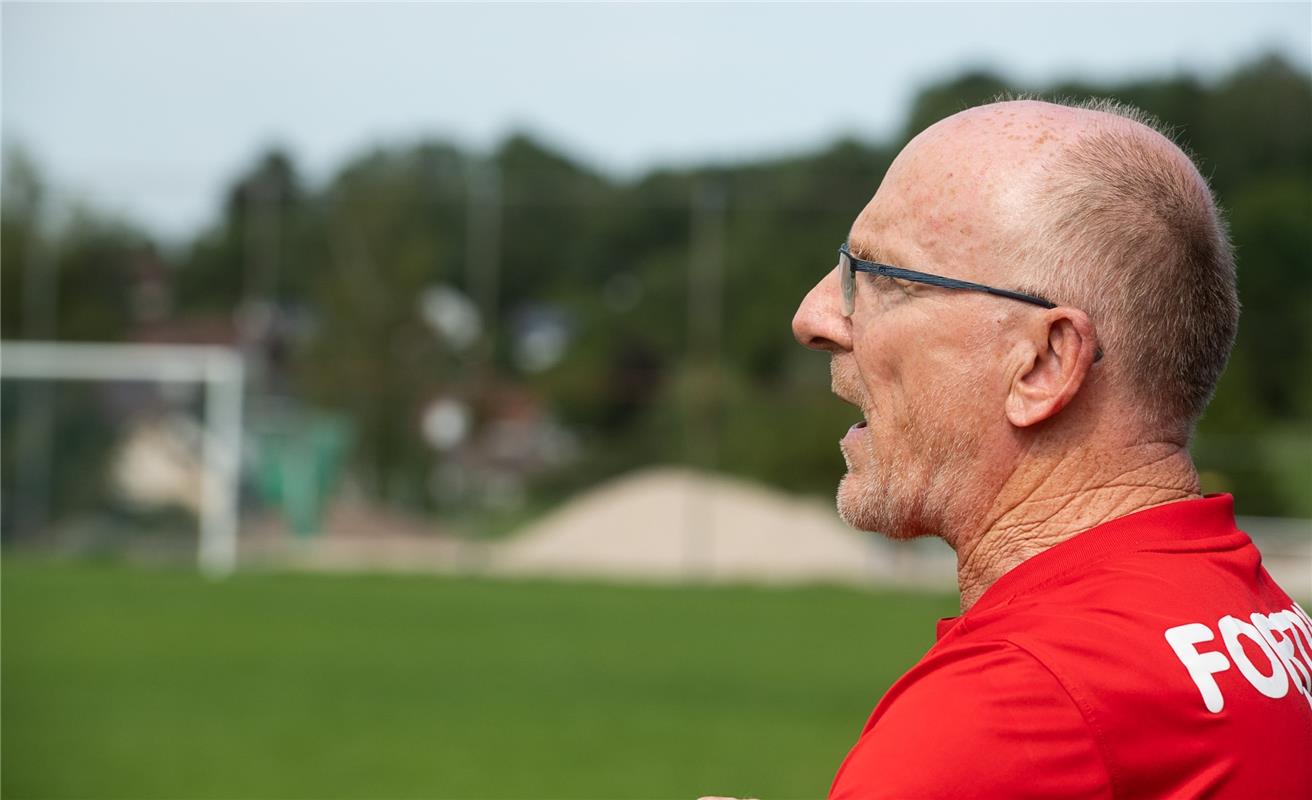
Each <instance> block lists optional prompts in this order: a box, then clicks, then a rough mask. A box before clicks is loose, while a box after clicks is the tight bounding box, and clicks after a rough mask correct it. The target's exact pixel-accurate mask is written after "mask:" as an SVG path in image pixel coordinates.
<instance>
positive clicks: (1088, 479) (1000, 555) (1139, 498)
mask: <svg viewBox="0 0 1312 800" xmlns="http://www.w3.org/2000/svg"><path fill="white" fill-rule="evenodd" d="M1200 496H1201V492H1200V490H1199V485H1198V473H1197V471H1196V470H1195V469H1194V466H1193V462H1192V461H1191V460H1190V458H1189V452H1188V450H1186V449H1185V448H1184V447H1182V446H1181V445H1179V444H1175V443H1169V442H1146V443H1141V444H1135V445H1132V446H1128V447H1124V448H1118V449H1116V450H1113V451H1108V450H1098V451H1094V450H1089V449H1076V450H1072V451H1067V452H1065V453H1062V454H1060V455H1059V456H1057V457H1055V458H1050V459H1034V460H1027V461H1025V462H1023V463H1022V465H1021V466H1020V467H1019V468H1018V469H1017V470H1016V471H1015V472H1014V473H1013V474H1012V476H1011V478H1010V479H1009V480H1008V481H1007V483H1006V485H1004V487H1003V490H1002V491H1001V492H1000V493H999V494H998V497H997V500H996V501H995V502H994V504H993V508H992V509H991V510H990V511H989V513H987V514H986V515H985V516H984V517H983V520H984V522H985V524H983V525H981V526H980V528H979V529H978V532H976V533H975V534H973V535H970V536H962V537H959V538H958V540H957V541H956V542H954V543H953V544H954V547H955V548H956V551H957V583H958V586H959V587H960V589H961V610H962V612H963V613H964V612H965V611H967V610H968V609H969V608H970V607H971V606H973V605H974V604H975V602H976V601H977V600H979V598H980V596H981V595H983V594H984V592H985V591H986V590H987V589H988V588H989V587H990V586H992V585H993V584H994V582H996V581H997V580H998V578H1000V577H1002V576H1003V575H1005V574H1006V573H1007V572H1009V571H1010V570H1012V569H1014V568H1015V567H1016V566H1018V565H1019V564H1020V563H1021V562H1023V561H1025V560H1026V559H1029V558H1032V557H1033V556H1035V555H1038V554H1039V553H1041V552H1043V551H1044V550H1047V549H1048V548H1050V547H1054V546H1056V545H1058V544H1061V543H1062V542H1064V541H1066V540H1067V539H1070V538H1072V537H1073V536H1075V535H1077V534H1079V533H1081V532H1083V531H1086V530H1088V529H1090V528H1093V527H1096V526H1098V525H1101V524H1103V523H1104V522H1109V521H1111V520H1113V519H1116V518H1117V517H1123V516H1125V515H1126V514H1132V513H1134V512H1136V511H1142V510H1144V509H1147V508H1152V507H1153V506H1159V505H1163V504H1165V503H1173V502H1176V501H1178V500H1186V499H1191V498H1197V497H1200Z"/></svg>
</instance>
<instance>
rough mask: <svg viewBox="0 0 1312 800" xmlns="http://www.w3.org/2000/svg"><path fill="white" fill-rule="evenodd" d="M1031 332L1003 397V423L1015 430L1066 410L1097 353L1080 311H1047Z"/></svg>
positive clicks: (1095, 341)
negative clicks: (1004, 400) (1014, 427)
mask: <svg viewBox="0 0 1312 800" xmlns="http://www.w3.org/2000/svg"><path fill="white" fill-rule="evenodd" d="M1031 332H1032V337H1030V338H1028V339H1027V341H1026V342H1025V345H1026V346H1025V347H1024V348H1023V349H1022V350H1021V351H1020V359H1021V362H1020V364H1019V366H1018V368H1017V369H1016V371H1015V372H1014V373H1013V377H1012V379H1011V387H1010V391H1009V392H1008V394H1007V406H1006V408H1007V420H1008V421H1009V422H1011V424H1012V425H1015V426H1016V427H1018V428H1027V427H1030V426H1031V425H1037V424H1038V423H1040V422H1043V421H1044V420H1045V419H1050V418H1051V417H1055V416H1056V415H1057V414H1058V412H1060V411H1061V410H1062V409H1063V408H1065V407H1066V406H1067V404H1069V403H1070V402H1071V400H1072V399H1074V397H1075V395H1076V393H1077V392H1079V391H1080V388H1081V387H1082V386H1084V383H1085V381H1086V380H1087V378H1088V376H1089V368H1090V367H1091V366H1092V365H1093V362H1094V361H1095V359H1096V358H1097V353H1098V338H1097V334H1096V332H1095V331H1094V328H1093V322H1092V321H1090V320H1089V316H1088V315H1087V314H1085V313H1084V312H1083V311H1080V310H1079V309H1074V308H1066V307H1058V308H1053V309H1049V310H1048V311H1047V312H1046V313H1045V314H1044V315H1043V317H1041V318H1039V319H1038V320H1036V321H1035V324H1034V327H1033V328H1032V329H1031Z"/></svg>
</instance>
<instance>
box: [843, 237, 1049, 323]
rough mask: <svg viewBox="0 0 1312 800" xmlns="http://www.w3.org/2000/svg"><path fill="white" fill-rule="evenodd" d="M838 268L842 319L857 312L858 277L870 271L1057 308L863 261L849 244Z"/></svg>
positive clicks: (1014, 294) (1027, 296)
mask: <svg viewBox="0 0 1312 800" xmlns="http://www.w3.org/2000/svg"><path fill="white" fill-rule="evenodd" d="M838 267H839V270H840V271H841V273H842V283H843V316H845V317H850V316H852V315H853V314H854V313H856V274H857V273H858V272H869V273H871V274H874V275H887V276H888V277H890V278H900V279H901V280H904V281H911V282H912V283H924V284H928V285H930V286H941V287H943V288H944V289H965V290H967V291H971V292H985V293H986V294H991V295H996V296H998V297H1006V298H1008V299H1011V300H1019V301H1021V302H1022V303H1032V304H1034V305H1036V306H1042V307H1044V308H1056V307H1057V304H1056V303H1054V302H1052V301H1051V300H1045V299H1044V298H1042V297H1035V296H1034V295H1032V294H1024V293H1022V292H1013V291H1011V290H1010V289H999V288H997V287H995V286H985V285H984V284H982V283H971V282H970V281H959V280H957V279H956V278H945V277H943V276H942V275H931V274H929V273H928V272H916V271H915V270H911V269H903V268H901V267H894V266H892V265H890V264H880V263H879V262H878V261H863V260H862V259H859V258H857V257H856V256H854V255H852V251H851V250H849V249H848V248H847V242H844V243H843V244H842V246H840V247H839V248H838Z"/></svg>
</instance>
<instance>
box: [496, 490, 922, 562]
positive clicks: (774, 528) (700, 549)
mask: <svg viewBox="0 0 1312 800" xmlns="http://www.w3.org/2000/svg"><path fill="white" fill-rule="evenodd" d="M896 550H897V547H896V546H894V545H890V544H888V543H887V542H885V541H883V540H882V539H881V538H880V537H878V536H875V535H873V534H861V533H858V532H857V531H854V530H852V529H851V528H849V527H848V526H847V525H846V524H844V523H843V522H842V521H841V520H840V519H839V518H838V514H837V513H836V512H835V510H834V507H833V504H832V502H829V503H826V502H822V501H818V500H812V499H803V498H798V497H794V496H791V495H787V494H783V493H780V492H778V491H775V490H772V489H768V488H765V487H761V486H757V485H755V484H751V483H747V482H744V481H741V480H735V479H733V478H728V477H724V476H720V475H712V474H706V473H700V472H694V471H691V470H684V469H674V468H656V469H649V470H643V471H640V472H636V473H632V474H630V475H627V476H624V477H621V478H618V479H616V480H614V481H611V482H609V483H606V484H603V485H601V486H599V487H597V488H596V489H593V490H591V491H589V492H586V493H584V494H583V495H582V496H580V497H577V498H575V499H574V500H572V501H570V502H568V503H566V504H565V505H564V506H562V507H560V508H558V509H557V510H555V511H554V512H552V513H549V514H547V515H546V516H544V517H542V518H541V519H539V520H536V521H535V522H533V523H531V524H529V525H528V526H527V527H526V528H524V529H523V530H521V531H520V532H519V533H518V534H517V535H516V536H514V537H513V538H512V539H511V540H509V541H507V542H505V543H503V544H501V545H499V546H498V547H496V548H494V549H493V551H492V552H491V553H490V554H489V562H488V565H487V566H488V567H489V568H490V569H491V570H492V571H494V572H500V573H513V574H539V575H569V576H594V577H596V576H601V577H607V578H617V579H649V580H718V581H724V580H728V581H739V580H741V581H749V582H784V583H791V582H807V581H843V582H859V583H866V582H873V581H876V580H886V579H887V578H888V577H889V576H890V575H891V574H892V573H893V572H894V569H895V565H894V563H893V562H894V561H898V560H900V559H899V558H897V556H896V553H895V551H896Z"/></svg>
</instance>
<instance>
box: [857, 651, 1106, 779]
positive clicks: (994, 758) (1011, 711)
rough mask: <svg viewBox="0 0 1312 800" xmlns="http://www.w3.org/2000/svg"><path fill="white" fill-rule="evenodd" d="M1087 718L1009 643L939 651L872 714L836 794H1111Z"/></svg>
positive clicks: (1057, 683) (1058, 685)
mask: <svg viewBox="0 0 1312 800" xmlns="http://www.w3.org/2000/svg"><path fill="white" fill-rule="evenodd" d="M1108 785H1109V776H1108V774H1107V770H1106V767H1105V765H1104V763H1103V758H1102V755H1101V753H1100V751H1099V748H1098V742H1097V740H1096V738H1095V736H1094V735H1093V733H1092V732H1091V730H1090V728H1089V726H1088V724H1087V722H1086V721H1085V719H1084V716H1083V714H1082V712H1081V710H1080V708H1079V707H1078V706H1077V704H1076V703H1075V702H1074V701H1073V700H1072V699H1071V697H1070V695H1069V694H1068V693H1067V692H1066V690H1065V688H1064V687H1063V685H1062V684H1061V682H1060V681H1059V680H1057V678H1056V677H1055V676H1054V675H1053V673H1052V672H1051V671H1050V670H1049V669H1048V668H1047V667H1046V666H1044V665H1043V664H1042V663H1041V662H1040V661H1039V660H1038V659H1036V658H1035V657H1034V656H1032V655H1031V654H1030V653H1028V652H1027V651H1026V650H1025V649H1023V648H1022V647H1019V646H1017V645H1016V644H1013V643H1011V642H1008V641H1005V640H996V641H983V642H972V643H961V644H958V645H955V646H950V647H945V648H941V649H940V648H935V650H934V651H931V653H930V654H929V655H928V656H927V657H926V658H925V660H923V661H922V662H921V663H920V664H918V665H917V666H916V667H915V668H914V669H913V670H912V671H911V672H909V673H907V675H906V676H904V677H903V678H902V679H901V680H899V681H898V682H897V683H896V684H894V686H893V687H892V688H891V689H890V690H889V692H888V694H887V695H885V697H884V699H883V701H881V702H880V704H879V707H878V708H876V709H875V712H874V715H873V716H872V717H871V720H870V723H869V724H868V725H867V727H866V731H865V732H864V733H863V734H862V736H861V738H860V740H859V741H858V742H857V744H856V746H855V747H854V748H853V749H852V751H851V753H850V754H849V755H848V758H847V760H846V761H845V762H844V763H843V766H842V768H841V769H840V770H839V773H838V775H837V777H836V778H835V780H834V785H833V789H832V794H831V796H832V797H833V798H858V797H859V798H881V797H889V798H892V797H901V798H910V797H961V798H965V797H1018V798H1019V797H1052V796H1062V797H1107V796H1110V795H1109V790H1108Z"/></svg>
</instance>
